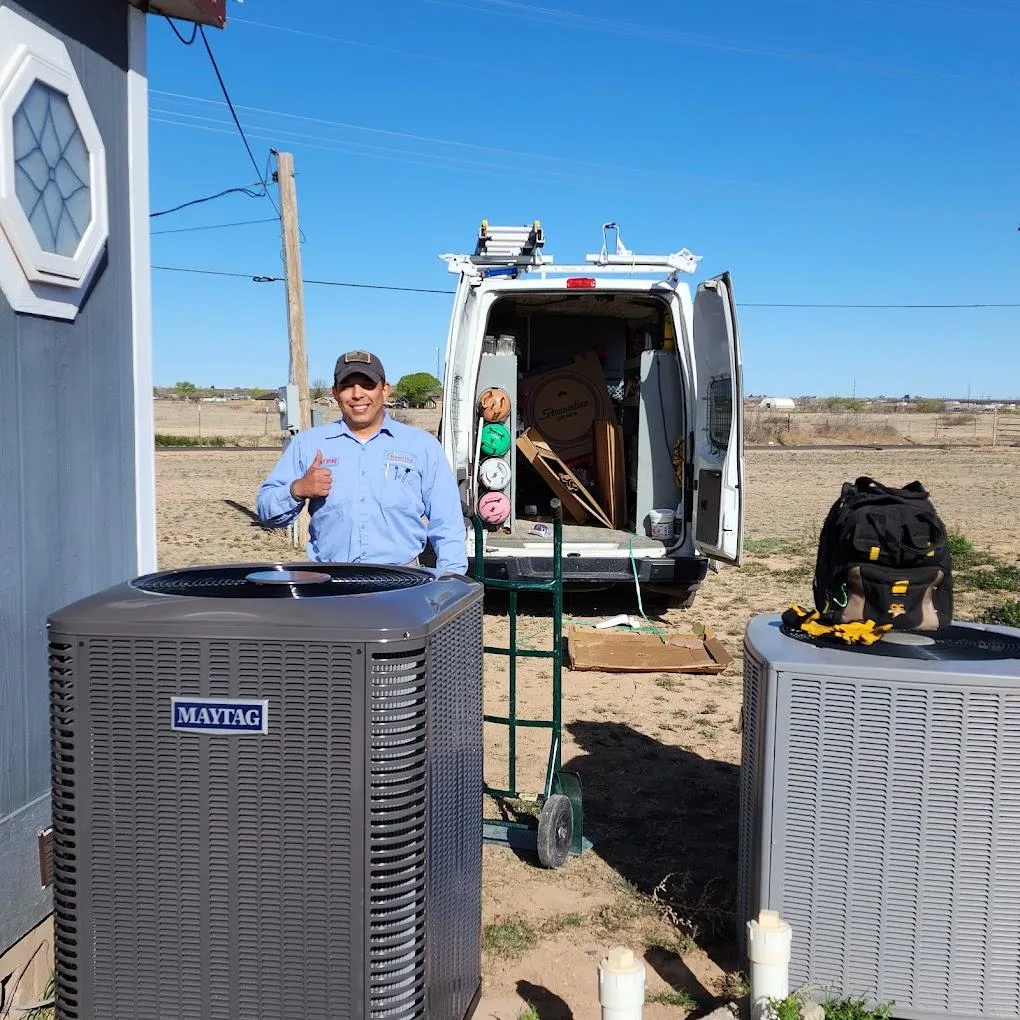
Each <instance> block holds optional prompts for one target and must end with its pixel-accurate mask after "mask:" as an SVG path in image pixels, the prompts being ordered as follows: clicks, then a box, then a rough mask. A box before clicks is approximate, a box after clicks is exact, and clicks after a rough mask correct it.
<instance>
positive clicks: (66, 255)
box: [0, 7, 109, 319]
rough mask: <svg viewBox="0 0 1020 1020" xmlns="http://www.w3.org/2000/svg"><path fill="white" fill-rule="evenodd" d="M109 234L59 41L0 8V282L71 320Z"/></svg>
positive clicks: (99, 178)
mask: <svg viewBox="0 0 1020 1020" xmlns="http://www.w3.org/2000/svg"><path fill="white" fill-rule="evenodd" d="M108 235H109V210H108V207H107V181H106V150H105V147H104V145H103V138H102V135H101V134H100V131H99V126H98V125H97V124H96V119H95V117H94V116H93V114H92V110H91V108H90V106H89V101H88V97H87V96H86V95H85V90H84V89H83V88H82V84H81V82H80V80H79V79H78V75H77V73H76V71H75V68H74V63H73V62H72V60H71V57H70V55H69V53H68V51H67V47H66V46H65V45H64V44H63V43H62V42H61V41H60V40H59V39H58V38H56V37H55V36H53V35H51V34H50V33H49V32H47V31H46V30H45V29H43V28H42V27H40V26H39V25H35V24H33V23H32V22H30V21H28V20H27V19H26V18H24V17H22V16H21V15H20V14H16V13H15V12H14V11H13V10H12V9H11V8H10V7H0V290H2V292H3V294H4V296H5V297H6V298H7V300H8V302H9V303H10V305H11V307H12V308H14V309H15V311H19V312H24V313H28V314H35V315H49V316H55V317H57V318H62V319H74V318H75V317H76V316H77V314H78V309H79V308H80V307H81V303H82V301H83V300H84V299H85V296H86V294H87V293H88V291H89V288H90V285H91V283H92V279H93V277H94V276H95V273H96V272H97V270H98V269H99V267H100V266H101V259H102V255H103V252H104V251H105V249H106V242H107V238H108Z"/></svg>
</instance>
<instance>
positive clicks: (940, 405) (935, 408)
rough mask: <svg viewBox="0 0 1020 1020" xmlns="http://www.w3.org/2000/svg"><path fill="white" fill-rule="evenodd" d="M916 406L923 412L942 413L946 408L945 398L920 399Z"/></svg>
mask: <svg viewBox="0 0 1020 1020" xmlns="http://www.w3.org/2000/svg"><path fill="white" fill-rule="evenodd" d="M916 406H917V410H918V411H919V412H920V413H921V414H942V412H943V411H944V410H945V409H946V404H945V401H943V400H918V402H917V405H916Z"/></svg>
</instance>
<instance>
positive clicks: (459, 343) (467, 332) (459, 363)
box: [439, 274, 478, 503]
mask: <svg viewBox="0 0 1020 1020" xmlns="http://www.w3.org/2000/svg"><path fill="white" fill-rule="evenodd" d="M476 288H477V278H476V277H475V278H473V277H471V276H468V275H467V274H461V276H460V279H459V282H458V284H457V293H456V296H455V297H454V299H453V309H452V311H451V314H450V330H449V333H448V334H447V338H446V361H445V365H444V370H443V380H442V383H443V413H442V418H441V419H440V421H441V425H440V436H439V441H440V443H441V444H442V447H443V452H444V453H445V454H446V458H447V460H448V461H449V462H450V467H451V468H453V471H454V475H455V476H456V478H457V482H458V484H459V485H460V489H461V497H462V498H463V499H465V501H466V503H468V502H470V498H471V495H472V494H471V485H470V479H469V466H470V460H471V454H472V450H471V435H472V424H473V422H472V417H471V416H472V412H473V409H474V401H473V400H472V399H471V397H470V393H471V392H473V388H474V385H475V379H476V378H477V375H478V365H477V361H478V359H477V355H476V352H475V351H474V349H473V347H472V345H471V343H470V340H471V339H472V329H473V326H474V319H475V317H476V315H477V310H478V309H477V306H478V298H477V290H476ZM466 395H467V399H465V396H466Z"/></svg>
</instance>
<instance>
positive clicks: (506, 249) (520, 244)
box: [471, 220, 545, 266]
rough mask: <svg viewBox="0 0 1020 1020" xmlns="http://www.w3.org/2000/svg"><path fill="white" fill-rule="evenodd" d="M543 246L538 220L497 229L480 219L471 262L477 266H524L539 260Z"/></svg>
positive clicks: (543, 238)
mask: <svg viewBox="0 0 1020 1020" xmlns="http://www.w3.org/2000/svg"><path fill="white" fill-rule="evenodd" d="M544 244H545V235H544V234H543V233H542V224H541V223H540V222H539V221H538V220H535V222H534V223H532V224H531V225H530V226H524V227H497V226H491V225H490V224H489V221H488V220H482V225H481V226H480V227H479V228H478V240H477V242H476V244H475V253H474V255H472V256H471V261H472V262H474V263H475V264H477V265H497V266H512V265H520V264H522V263H523V264H528V263H531V262H534V261H535V260H536V259H540V258H541V256H540V255H539V249H540V248H542V247H543V245H544Z"/></svg>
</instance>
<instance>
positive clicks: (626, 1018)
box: [599, 946, 645, 1020]
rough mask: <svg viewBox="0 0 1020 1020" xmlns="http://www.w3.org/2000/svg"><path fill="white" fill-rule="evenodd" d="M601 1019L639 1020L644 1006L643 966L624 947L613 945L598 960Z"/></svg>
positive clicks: (642, 961) (640, 960) (640, 961)
mask: <svg viewBox="0 0 1020 1020" xmlns="http://www.w3.org/2000/svg"><path fill="white" fill-rule="evenodd" d="M599 1003H600V1004H601V1005H602V1020H641V1017H642V1015H643V1013H644V1005H645V964H644V960H642V959H640V958H639V957H636V956H635V955H634V953H633V952H632V951H631V950H630V949H628V948H627V947H626V946H613V948H612V949H610V950H609V955H608V956H606V957H604V958H603V959H601V960H600V961H599Z"/></svg>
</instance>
